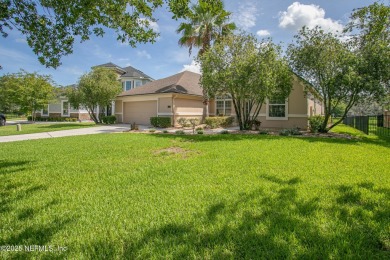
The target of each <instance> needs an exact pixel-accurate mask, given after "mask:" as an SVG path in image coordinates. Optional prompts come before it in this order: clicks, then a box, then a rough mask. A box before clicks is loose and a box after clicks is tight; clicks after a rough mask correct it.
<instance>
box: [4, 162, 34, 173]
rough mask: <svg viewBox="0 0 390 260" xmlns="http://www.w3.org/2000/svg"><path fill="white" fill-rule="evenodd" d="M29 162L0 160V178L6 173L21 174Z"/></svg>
mask: <svg viewBox="0 0 390 260" xmlns="http://www.w3.org/2000/svg"><path fill="white" fill-rule="evenodd" d="M30 163H31V161H11V160H0V176H1V175H4V174H8V173H16V172H22V171H24V170H25V169H26V168H27V167H26V166H27V165H28V164H30Z"/></svg>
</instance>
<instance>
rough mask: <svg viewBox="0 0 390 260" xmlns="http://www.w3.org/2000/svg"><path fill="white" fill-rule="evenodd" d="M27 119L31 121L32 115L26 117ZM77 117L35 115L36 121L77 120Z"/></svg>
mask: <svg viewBox="0 0 390 260" xmlns="http://www.w3.org/2000/svg"><path fill="white" fill-rule="evenodd" d="M27 120H28V121H32V116H28V117H27ZM77 120H78V119H77V118H74V117H40V116H38V117H36V118H35V121H36V122H77Z"/></svg>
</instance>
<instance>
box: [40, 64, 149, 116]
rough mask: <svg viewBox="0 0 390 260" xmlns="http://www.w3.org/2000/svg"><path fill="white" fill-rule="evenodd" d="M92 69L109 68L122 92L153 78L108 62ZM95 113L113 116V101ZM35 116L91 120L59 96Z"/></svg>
mask: <svg viewBox="0 0 390 260" xmlns="http://www.w3.org/2000/svg"><path fill="white" fill-rule="evenodd" d="M94 67H105V68H110V69H113V70H114V71H115V72H116V73H118V80H120V81H121V82H122V90H123V91H129V90H131V89H134V88H137V87H140V86H142V85H144V84H146V83H148V82H151V81H153V78H151V77H150V76H148V75H146V74H145V73H143V72H142V71H140V70H137V69H136V68H134V67H132V66H127V67H124V68H122V67H119V66H118V65H116V64H114V63H112V62H109V63H105V64H101V65H97V66H94ZM94 67H92V68H94ZM74 86H75V85H71V86H68V87H74ZM97 111H98V112H99V113H103V114H105V115H113V114H114V113H113V111H115V101H113V102H112V104H111V105H110V106H107V107H100V108H98V109H97ZM36 116H37V117H54V118H58V117H65V118H66V117H69V118H76V119H77V120H81V121H84V120H90V119H91V118H90V116H89V114H88V111H87V110H86V109H83V108H80V109H74V108H73V107H72V106H71V105H70V104H69V102H68V99H67V98H66V97H65V96H59V97H58V98H57V101H56V102H53V103H50V104H48V105H47V106H45V107H44V108H43V109H42V110H41V111H37V113H36Z"/></svg>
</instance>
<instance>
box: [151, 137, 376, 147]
mask: <svg viewBox="0 0 390 260" xmlns="http://www.w3.org/2000/svg"><path fill="white" fill-rule="evenodd" d="M153 136H155V137H157V138H164V139H181V140H183V141H189V142H212V141H214V142H215V141H242V140H262V141H273V140H291V139H295V140H302V141H307V142H324V143H329V144H349V145H358V144H359V143H360V142H368V143H373V144H375V143H376V142H378V141H372V140H370V141H367V140H365V139H346V138H334V137H331V138H330V137H307V136H278V135H256V134H212V135H172V134H153ZM378 144H379V145H382V142H378Z"/></svg>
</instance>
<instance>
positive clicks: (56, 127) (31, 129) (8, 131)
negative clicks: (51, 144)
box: [0, 123, 96, 136]
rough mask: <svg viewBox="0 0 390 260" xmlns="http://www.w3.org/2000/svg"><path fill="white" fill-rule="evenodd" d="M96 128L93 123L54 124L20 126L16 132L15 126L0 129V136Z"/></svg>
mask: <svg viewBox="0 0 390 260" xmlns="http://www.w3.org/2000/svg"><path fill="white" fill-rule="evenodd" d="M92 126H96V125H95V124H94V123H56V124H50V123H47V124H40V123H38V124H22V131H20V132H18V131H17V130H16V125H7V126H2V127H0V136H8V135H22V134H34V133H43V132H52V131H61V130H70V129H78V128H85V127H92Z"/></svg>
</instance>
